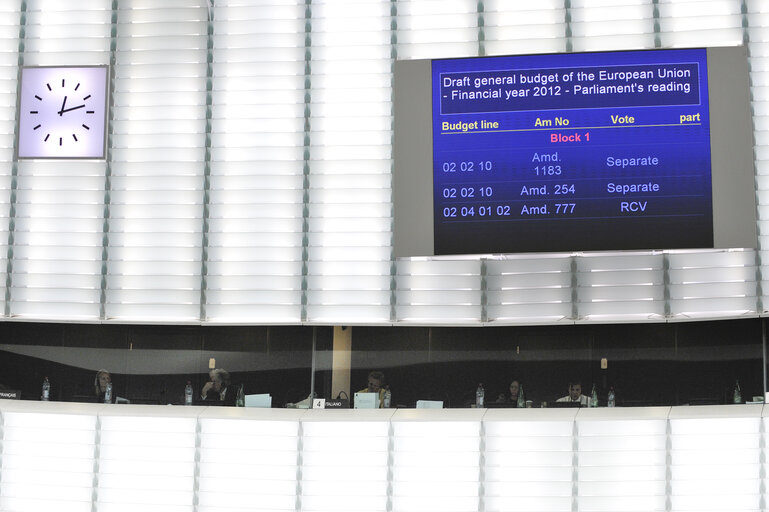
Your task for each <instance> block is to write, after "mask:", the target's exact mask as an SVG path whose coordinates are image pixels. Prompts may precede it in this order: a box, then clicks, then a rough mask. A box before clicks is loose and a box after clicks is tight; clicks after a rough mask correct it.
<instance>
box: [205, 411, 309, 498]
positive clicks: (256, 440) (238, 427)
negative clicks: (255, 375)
mask: <svg viewBox="0 0 769 512" xmlns="http://www.w3.org/2000/svg"><path fill="white" fill-rule="evenodd" d="M211 409H213V410H211ZM211 409H209V410H208V411H206V412H205V413H203V414H202V415H201V416H200V418H199V420H198V422H199V425H200V428H199V434H198V435H199V437H200V444H199V448H198V450H199V453H200V457H199V459H200V462H199V469H198V475H199V476H198V489H197V492H198V500H197V501H198V506H197V510H198V511H199V512H218V511H241V510H254V511H262V510H264V511H280V510H286V511H293V510H296V501H297V500H296V493H297V475H298V469H299V420H298V419H299V416H300V415H301V414H303V412H300V411H295V410H294V411H287V410H282V411H273V410H263V409H248V410H244V409H240V410H239V411H243V413H244V416H245V417H240V418H239V419H233V417H232V414H230V413H229V412H228V411H227V408H221V407H214V408H211ZM274 412H279V413H281V414H277V415H276V414H274ZM223 464H224V465H227V466H228V467H229V470H228V471H221V467H222V465H223Z"/></svg>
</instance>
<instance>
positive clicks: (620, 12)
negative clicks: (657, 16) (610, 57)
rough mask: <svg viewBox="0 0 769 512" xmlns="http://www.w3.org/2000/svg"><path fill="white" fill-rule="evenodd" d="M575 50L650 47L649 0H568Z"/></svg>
mask: <svg viewBox="0 0 769 512" xmlns="http://www.w3.org/2000/svg"><path fill="white" fill-rule="evenodd" d="M569 13H570V15H571V34H572V49H573V50H574V51H575V52H583V51H596V50H617V49H628V50H629V49H636V48H639V49H641V48H654V5H653V3H652V2H651V1H649V0H572V1H571V9H570V10H569Z"/></svg>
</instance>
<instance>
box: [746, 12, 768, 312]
mask: <svg viewBox="0 0 769 512" xmlns="http://www.w3.org/2000/svg"><path fill="white" fill-rule="evenodd" d="M747 7H748V12H747V13H746V19H747V23H748V28H747V34H748V37H749V42H748V63H749V66H750V95H751V106H752V111H753V136H754V140H755V146H754V148H755V149H754V155H755V158H756V203H757V206H758V209H757V211H758V219H757V220H758V225H757V231H758V255H759V260H760V265H761V267H760V270H761V276H762V277H761V279H762V282H761V285H762V286H761V290H762V292H763V293H762V297H761V300H762V303H763V311H767V309H768V308H769V293H767V292H769V282H767V280H768V279H769V253H768V252H767V250H769V222H767V221H769V4H767V3H766V2H761V1H755V0H751V1H749V2H747Z"/></svg>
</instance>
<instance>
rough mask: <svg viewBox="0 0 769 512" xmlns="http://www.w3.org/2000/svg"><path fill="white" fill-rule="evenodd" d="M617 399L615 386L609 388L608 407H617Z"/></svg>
mask: <svg viewBox="0 0 769 512" xmlns="http://www.w3.org/2000/svg"><path fill="white" fill-rule="evenodd" d="M616 402H617V399H616V396H615V395H614V386H612V387H610V388H609V396H608V397H606V407H614V406H615V405H616Z"/></svg>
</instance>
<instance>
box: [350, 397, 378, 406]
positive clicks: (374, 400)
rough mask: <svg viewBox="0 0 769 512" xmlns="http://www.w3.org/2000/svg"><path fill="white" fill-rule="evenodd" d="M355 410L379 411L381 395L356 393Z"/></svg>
mask: <svg viewBox="0 0 769 512" xmlns="http://www.w3.org/2000/svg"><path fill="white" fill-rule="evenodd" d="M353 409H379V393H355V395H354V402H353Z"/></svg>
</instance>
